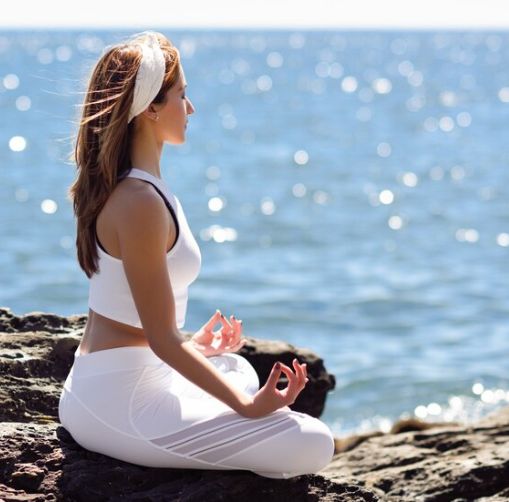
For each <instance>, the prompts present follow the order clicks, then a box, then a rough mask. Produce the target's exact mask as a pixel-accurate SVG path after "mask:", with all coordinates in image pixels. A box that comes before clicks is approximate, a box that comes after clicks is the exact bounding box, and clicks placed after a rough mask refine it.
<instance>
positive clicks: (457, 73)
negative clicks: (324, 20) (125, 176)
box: [0, 29, 509, 435]
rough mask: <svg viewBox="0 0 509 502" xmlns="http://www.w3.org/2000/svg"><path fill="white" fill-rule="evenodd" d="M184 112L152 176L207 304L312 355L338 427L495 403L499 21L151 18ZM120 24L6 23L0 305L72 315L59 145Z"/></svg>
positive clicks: (77, 274) (499, 333) (502, 39)
mask: <svg viewBox="0 0 509 502" xmlns="http://www.w3.org/2000/svg"><path fill="white" fill-rule="evenodd" d="M160 31H162V32H163V33H164V34H165V35H166V36H167V37H168V38H169V39H170V40H171V41H172V42H173V43H174V44H175V45H176V46H177V47H178V48H179V50H180V53H181V56H182V63H183V66H184V70H185V73H186V79H187V82H188V88H187V95H188V96H189V98H190V99H191V101H192V103H193V105H194V107H195V109H196V111H195V113H194V114H193V115H191V116H190V120H189V125H188V129H187V139H186V142H185V143H184V144H182V145H177V146H175V145H166V146H165V150H164V153H163V158H162V161H161V171H162V174H163V177H164V179H165V180H166V182H167V183H168V184H169V185H170V187H171V189H172V190H173V191H174V192H175V194H177V196H178V197H179V199H180V201H181V203H182V205H183V207H184V210H185V212H186V215H187V218H188V221H189V223H190V226H191V229H192V230H193V233H194V235H195V237H196V239H197V241H198V243H199V245H200V248H201V252H202V260H203V261H202V271H201V273H200V276H199V278H198V279H197V280H196V282H195V283H193V285H192V286H191V288H190V291H189V295H190V296H189V304H188V313H187V321H186V326H185V327H184V330H186V331H188V330H189V331H192V330H196V329H198V328H199V327H200V326H202V324H203V323H204V322H205V321H206V320H208V319H209V317H210V316H211V315H212V314H213V312H214V311H215V309H216V308H219V309H221V310H222V311H223V313H225V314H226V315H230V314H235V316H236V317H237V318H239V319H242V320H243V324H244V333H245V334H246V335H248V336H253V337H257V338H264V339H278V340H285V341H287V342H290V343H292V344H294V345H296V346H300V347H306V348H309V349H311V350H313V351H314V352H316V353H318V354H319V355H320V356H321V357H322V358H323V359H324V361H325V365H326V367H327V369H328V371H329V372H331V373H333V374H334V375H335V376H336V379H337V386H336V389H335V391H333V392H331V393H330V394H329V396H328V400H327V406H326V411H325V413H324V414H323V415H322V419H323V420H324V421H325V422H326V423H328V424H329V425H330V426H331V428H332V429H333V431H334V433H335V434H336V435H343V434H346V433H350V432H359V431H364V430H371V429H374V428H380V429H381V430H387V429H388V428H389V426H390V424H391V423H392V422H393V421H394V420H396V419H398V418H400V417H408V416H417V417H420V418H425V419H427V420H465V421H469V420H474V419H476V418H478V417H479V416H482V415H484V414H486V413H488V412H489V411H491V410H493V409H495V408H496V407H499V406H502V405H507V404H508V402H509V362H508V361H509V357H508V356H509V294H508V293H509V287H508V279H509V276H508V273H507V270H508V265H509V165H508V164H509V151H508V145H509V141H508V139H509V138H508V132H509V33H507V32H494V31H487V32H482V31H470V32H459V31H454V32H444V31H437V32H432V31H430V32H411V31H394V32H391V31H388V32H374V31H369V32H368V31H366V32H362V31H356V32H346V31H302V30H287V31H284V30H281V31H270V30H268V31H242V30H231V31H230V30H217V31H213V30H211V31H201V30H173V29H172V30H167V29H160ZM129 34H130V32H126V31H80V30H76V31H0V111H1V120H0V200H1V203H2V211H1V212H0V229H1V234H0V235H1V238H2V246H0V305H2V306H7V307H9V308H11V309H12V310H13V311H14V313H15V314H18V315H21V314H24V313H27V312H31V311H46V312H55V313H58V314H61V315H69V314H75V313H86V312H87V310H88V307H87V295H88V283H87V279H86V276H85V274H84V273H83V272H82V270H81V269H80V268H79V266H78V262H77V259H76V254H75V224H74V223H75V222H74V219H73V214H72V207H71V203H70V201H69V200H68V199H67V194H66V192H67V189H68V187H69V185H70V184H71V183H72V181H73V179H74V177H75V166H74V165H73V164H72V163H71V162H70V161H69V160H68V156H69V154H70V152H71V151H72V137H73V134H74V132H75V130H76V127H75V126H76V123H77V121H78V119H79V106H78V105H79V104H81V103H82V99H83V92H84V90H85V86H86V79H87V76H88V75H89V72H90V69H91V68H92V65H93V64H94V63H95V61H96V60H97V58H98V57H99V55H100V54H101V51H102V50H103V49H104V47H105V46H106V45H108V44H111V43H115V42H117V41H119V40H120V39H121V38H123V37H125V36H128V35H129Z"/></svg>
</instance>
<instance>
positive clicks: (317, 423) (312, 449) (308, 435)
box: [301, 416, 334, 474]
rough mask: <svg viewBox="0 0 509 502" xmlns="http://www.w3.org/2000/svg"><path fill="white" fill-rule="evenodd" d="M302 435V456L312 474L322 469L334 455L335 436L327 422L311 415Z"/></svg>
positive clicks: (305, 466)
mask: <svg viewBox="0 0 509 502" xmlns="http://www.w3.org/2000/svg"><path fill="white" fill-rule="evenodd" d="M307 421H308V424H307V427H306V430H305V433H304V434H303V435H302V444H301V456H302V461H303V462H304V468H305V470H307V472H308V473H310V474H312V473H315V472H318V471H320V470H322V469H323V468H324V467H326V466H327V465H328V464H329V463H330V462H331V460H332V457H333V456H334V436H333V435H332V432H331V430H330V428H329V427H328V425H327V424H325V423H324V422H322V421H321V420H319V419H318V418H314V417H311V416H309V417H308V419H307Z"/></svg>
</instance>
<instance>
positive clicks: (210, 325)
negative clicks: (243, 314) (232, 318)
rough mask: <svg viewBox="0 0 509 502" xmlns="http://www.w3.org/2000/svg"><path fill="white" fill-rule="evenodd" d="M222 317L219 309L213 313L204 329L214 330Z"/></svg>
mask: <svg viewBox="0 0 509 502" xmlns="http://www.w3.org/2000/svg"><path fill="white" fill-rule="evenodd" d="M220 319H221V312H220V311H219V309H218V310H216V311H215V313H214V314H213V315H212V317H211V318H210V319H209V320H208V321H207V322H206V323H205V325H204V327H203V329H204V331H212V329H213V328H214V326H215V325H216V324H217V321H219V320H220Z"/></svg>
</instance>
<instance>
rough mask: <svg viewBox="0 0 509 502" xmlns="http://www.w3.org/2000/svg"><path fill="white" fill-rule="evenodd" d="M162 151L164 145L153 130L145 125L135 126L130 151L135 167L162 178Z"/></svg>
mask: <svg viewBox="0 0 509 502" xmlns="http://www.w3.org/2000/svg"><path fill="white" fill-rule="evenodd" d="M162 149H163V143H162V141H159V140H158V139H157V138H156V136H155V134H154V131H153V129H151V128H150V127H147V126H146V124H143V123H141V124H135V129H134V133H133V137H132V140H131V151H130V154H131V163H132V165H133V167H136V168H137V169H140V170H142V171H147V172H148V173H150V174H152V175H154V176H156V177H158V178H161V168H160V166H159V163H160V159H161V152H162Z"/></svg>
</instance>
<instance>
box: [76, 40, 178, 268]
mask: <svg viewBox="0 0 509 502" xmlns="http://www.w3.org/2000/svg"><path fill="white" fill-rule="evenodd" d="M156 35H157V38H158V39H159V44H160V46H161V50H162V52H163V54H164V57H165V60H166V70H165V76H164V80H163V84H162V86H161V89H160V90H159V92H158V94H157V96H156V97H155V99H154V100H153V101H152V103H164V102H165V99H166V93H167V92H168V90H169V89H170V88H171V87H173V86H174V85H175V84H176V83H177V81H178V78H179V75H180V53H179V51H178V49H177V48H176V47H175V46H174V45H173V44H172V43H171V42H170V41H169V40H168V39H167V38H166V37H165V36H164V35H162V34H161V33H158V32H156ZM145 37H146V35H144V34H141V35H138V36H134V37H132V38H130V39H128V40H126V41H125V42H121V43H117V44H115V45H112V46H108V48H107V49H106V50H105V51H103V54H102V56H101V57H100V58H99V60H98V61H97V63H96V64H95V65H94V67H93V68H92V71H91V74H90V77H89V80H88V85H87V90H86V92H85V98H84V103H83V105H82V108H83V110H82V112H81V117H80V119H79V122H78V130H77V133H76V135H75V137H74V141H75V146H74V147H73V151H72V153H71V157H70V159H71V160H72V161H73V162H75V163H76V169H77V177H76V180H75V181H74V182H73V183H72V185H71V186H70V187H69V189H68V195H67V196H68V198H69V199H70V200H71V202H72V204H73V209H74V215H75V217H76V225H77V233H76V247H77V255H78V262H79V265H80V267H81V268H82V269H83V271H84V272H85V274H86V275H87V277H88V278H90V277H91V276H92V275H93V274H94V273H96V272H97V271H98V264H97V260H98V253H97V248H96V234H95V222H96V219H97V215H98V214H99V212H100V211H101V209H102V208H103V207H104V204H105V203H106V201H107V199H108V197H109V196H110V194H111V192H112V191H113V189H114V188H115V186H116V185H117V183H118V182H119V181H120V180H122V179H123V178H124V177H125V176H126V175H127V174H129V171H130V170H131V168H132V167H133V166H132V164H131V158H130V143H131V138H132V135H133V130H134V122H135V121H136V117H135V118H134V119H133V120H132V121H131V122H130V123H129V124H128V123H127V121H128V116H129V109H130V106H131V103H132V101H133V93H134V84H135V81H136V73H137V70H138V67H139V65H140V61H141V57H142V52H141V48H140V47H139V45H137V43H138V42H143V41H144V39H145Z"/></svg>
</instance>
